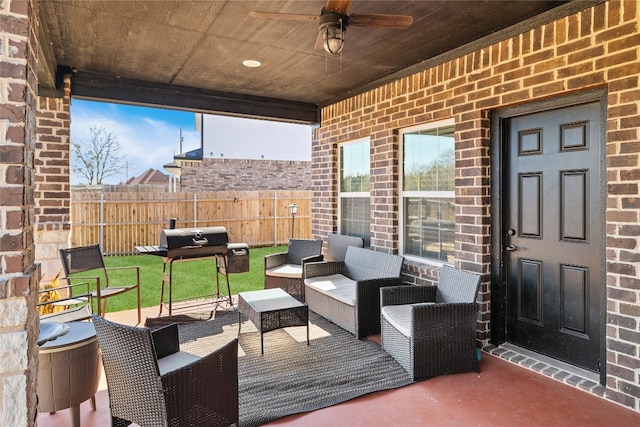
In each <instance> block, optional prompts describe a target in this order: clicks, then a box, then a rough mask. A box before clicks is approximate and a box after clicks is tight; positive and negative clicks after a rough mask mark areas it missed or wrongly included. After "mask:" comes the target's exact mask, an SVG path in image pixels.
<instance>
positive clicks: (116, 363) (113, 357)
mask: <svg viewBox="0 0 640 427" xmlns="http://www.w3.org/2000/svg"><path fill="white" fill-rule="evenodd" d="M93 324H94V326H95V328H96V334H97V336H98V343H99V345H100V351H101V353H102V364H103V366H104V373H105V376H106V378H107V389H108V391H109V406H110V408H111V425H112V426H113V427H124V426H128V425H130V424H131V423H136V424H138V425H140V426H142V427H173V426H194V427H197V426H202V427H212V426H229V425H232V424H235V425H238V419H239V412H238V407H239V406H238V401H239V399H238V339H237V338H234V339H232V340H231V341H229V342H228V343H226V344H225V345H224V346H222V347H221V348H219V349H217V350H215V351H213V352H211V353H209V354H207V355H206V356H203V357H199V356H196V355H194V354H191V353H187V352H184V351H180V344H179V341H178V325H177V324H175V323H172V324H170V325H167V326H165V327H162V328H159V329H156V330H153V331H152V330H151V329H148V328H139V327H133V326H127V325H120V324H117V323H114V322H110V321H108V320H105V319H103V318H102V317H100V316H95V315H94V316H93Z"/></svg>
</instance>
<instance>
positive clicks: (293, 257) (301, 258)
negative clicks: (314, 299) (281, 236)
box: [264, 239, 322, 302]
mask: <svg viewBox="0 0 640 427" xmlns="http://www.w3.org/2000/svg"><path fill="white" fill-rule="evenodd" d="M321 252H322V240H309V239H291V240H289V247H288V251H287V252H279V253H275V254H271V255H267V256H265V257H264V271H265V275H264V288H265V289H275V288H281V289H284V290H285V292H287V293H288V294H289V295H291V296H293V297H294V298H295V299H297V300H298V301H300V302H304V301H305V295H304V290H305V289H304V282H303V279H302V275H301V276H300V278H293V277H278V276H274V275H273V274H270V275H267V274H266V271H267V270H270V269H272V268H275V267H278V266H281V265H284V264H294V265H301V266H302V268H303V269H304V265H305V263H307V262H309V261H314V262H315V261H321V260H322V255H321Z"/></svg>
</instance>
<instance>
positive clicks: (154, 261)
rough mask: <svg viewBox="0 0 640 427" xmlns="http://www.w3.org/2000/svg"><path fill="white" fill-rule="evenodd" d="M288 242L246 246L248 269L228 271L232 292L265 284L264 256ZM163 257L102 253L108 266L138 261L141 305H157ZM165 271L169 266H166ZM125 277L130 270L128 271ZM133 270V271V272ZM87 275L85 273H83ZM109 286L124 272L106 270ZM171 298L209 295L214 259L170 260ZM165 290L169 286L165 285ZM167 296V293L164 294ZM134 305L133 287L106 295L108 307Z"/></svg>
mask: <svg viewBox="0 0 640 427" xmlns="http://www.w3.org/2000/svg"><path fill="white" fill-rule="evenodd" d="M286 250H287V246H269V247H264V248H251V249H250V250H249V272H248V273H239V274H230V275H229V283H230V284H231V293H232V294H234V295H236V294H237V293H238V292H244V291H252V290H257V289H263V288H264V256H265V255H268V254H272V253H276V252H286ZM162 261H163V258H162V257H159V256H154V255H132V256H117V257H105V264H106V265H107V267H125V266H134V265H137V266H139V267H140V283H141V300H142V301H141V303H142V307H152V306H157V305H158V304H159V303H160V288H161V286H162ZM167 271H168V266H167ZM127 274H129V276H128V277H135V276H131V272H127ZM134 274H135V273H134ZM83 275H84V276H86V274H83ZM109 279H110V281H111V286H116V285H117V280H120V279H127V277H126V274H125V273H124V272H122V273H118V272H117V271H115V272H109ZM172 282H173V300H174V301H176V300H179V299H183V298H191V297H197V296H201V295H211V294H212V293H215V289H216V271H215V259H213V258H211V259H195V260H190V261H182V262H177V261H176V262H174V263H173V280H172ZM220 291H221V292H222V293H223V294H224V295H226V294H227V282H226V280H225V277H224V276H223V275H220ZM165 292H168V289H165ZM165 300H166V297H165ZM135 307H136V294H135V291H131V292H125V293H124V294H121V295H118V296H114V297H112V298H109V302H108V304H107V311H110V312H114V311H121V310H129V309H132V308H135Z"/></svg>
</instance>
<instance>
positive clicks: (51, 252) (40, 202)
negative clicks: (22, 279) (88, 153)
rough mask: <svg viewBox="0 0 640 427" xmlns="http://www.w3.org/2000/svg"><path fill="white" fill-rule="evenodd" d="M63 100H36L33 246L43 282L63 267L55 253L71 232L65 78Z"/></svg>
mask: <svg viewBox="0 0 640 427" xmlns="http://www.w3.org/2000/svg"><path fill="white" fill-rule="evenodd" d="M63 92H64V96H63V97H62V98H46V97H40V98H38V104H37V106H38V108H37V126H38V135H37V138H38V140H37V142H36V151H35V163H34V166H35V172H36V175H35V176H36V180H35V193H34V196H35V221H36V222H35V224H36V230H35V243H36V261H37V262H38V263H40V265H41V267H42V282H43V283H45V284H46V283H48V282H49V281H51V279H53V278H54V277H55V276H56V274H57V273H58V272H59V271H60V269H61V268H62V265H61V264H60V258H59V255H58V250H59V249H61V248H66V247H68V245H69V236H70V233H71V215H70V210H71V183H70V178H71V166H70V160H69V158H70V154H69V150H70V145H71V137H70V125H71V117H70V111H69V108H70V99H71V80H70V77H69V76H65V78H64V87H63Z"/></svg>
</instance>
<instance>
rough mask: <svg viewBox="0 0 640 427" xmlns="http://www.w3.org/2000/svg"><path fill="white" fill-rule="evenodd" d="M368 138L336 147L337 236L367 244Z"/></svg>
mask: <svg viewBox="0 0 640 427" xmlns="http://www.w3.org/2000/svg"><path fill="white" fill-rule="evenodd" d="M369 145H370V144H369V138H364V139H358V140H355V141H350V142H346V143H344V144H340V146H339V154H338V156H339V163H338V164H339V165H340V167H339V171H338V173H339V177H340V178H339V180H340V181H339V187H338V188H339V191H338V201H339V207H338V212H339V230H338V231H339V232H340V234H345V235H348V236H357V237H362V239H363V240H364V245H365V247H366V246H369V245H370V242H371V231H370V224H371V195H370V193H369V188H370V187H369V186H370V170H371V154H370V150H369Z"/></svg>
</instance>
